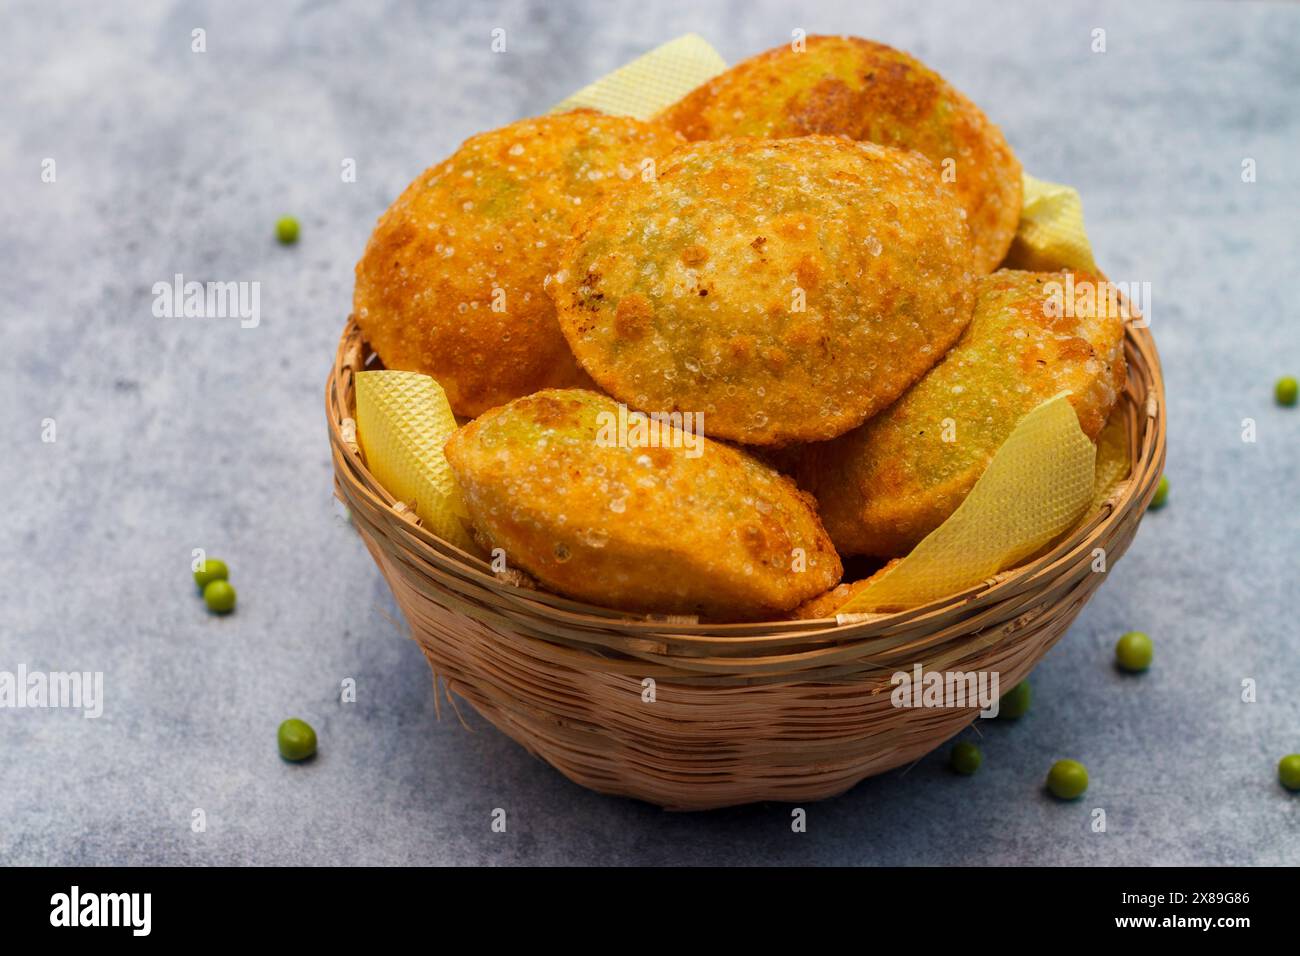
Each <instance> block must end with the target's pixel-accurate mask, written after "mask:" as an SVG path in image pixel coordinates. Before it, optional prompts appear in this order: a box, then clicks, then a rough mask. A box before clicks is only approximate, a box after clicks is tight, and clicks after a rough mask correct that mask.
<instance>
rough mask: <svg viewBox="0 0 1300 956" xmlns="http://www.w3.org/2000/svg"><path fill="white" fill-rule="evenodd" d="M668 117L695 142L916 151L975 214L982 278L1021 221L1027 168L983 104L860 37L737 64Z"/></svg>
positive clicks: (812, 41) (819, 39)
mask: <svg viewBox="0 0 1300 956" xmlns="http://www.w3.org/2000/svg"><path fill="white" fill-rule="evenodd" d="M660 118H661V119H663V120H664V121H665V122H667V123H669V124H670V125H672V126H673V127H675V128H676V129H678V130H680V131H681V132H682V133H684V134H685V135H686V137H687V138H688V139H693V140H694V139H718V138H721V137H726V136H769V137H777V138H786V137H790V136H804V135H807V134H809V133H823V134H828V135H836V136H847V137H849V138H850V139H856V140H867V141H869V142H873V143H880V144H881V145H884V146H898V147H902V148H905V149H914V150H916V151H917V152H919V153H923V154H924V155H925V156H927V157H928V158H929V159H930V160H931V161H932V162H933V163H934V164H935V166H937V167H939V168H940V169H941V170H943V171H944V172H945V173H946V174H947V175H946V181H949V182H951V184H952V186H953V187H954V188H955V189H956V192H957V196H958V197H959V199H960V201H961V204H962V207H963V208H964V209H965V210H966V214H967V217H968V221H969V224H970V228H971V235H972V237H973V242H974V246H975V265H976V268H978V269H979V270H980V272H984V273H987V272H992V271H993V270H994V269H996V268H997V266H998V263H1000V262H1001V261H1002V259H1003V257H1005V256H1006V254H1007V249H1008V248H1009V247H1010V245H1011V240H1012V238H1013V237H1014V236H1015V232H1016V224H1017V223H1018V222H1019V220H1020V201H1021V173H1020V163H1019V161H1017V159H1016V157H1015V154H1014V153H1012V152H1011V148H1010V147H1009V146H1008V145H1007V142H1006V140H1005V139H1004V138H1003V136H1002V133H1001V131H1000V130H999V129H998V128H997V127H996V126H994V125H993V124H992V123H990V122H989V120H988V118H987V117H986V116H985V115H984V113H983V112H981V111H980V109H979V107H977V106H976V105H975V104H974V103H972V102H971V101H970V100H968V99H967V98H966V97H965V96H963V95H962V94H961V93H960V92H958V91H957V90H956V89H954V88H953V87H952V86H951V85H950V84H949V83H948V82H947V81H946V80H944V78H943V77H941V76H939V74H937V73H935V72H934V71H933V70H931V69H929V68H928V67H926V66H925V65H924V64H922V63H920V62H919V61H917V60H916V59H914V58H913V57H911V56H909V55H908V54H906V53H903V52H901V51H899V50H895V49H893V48H892V47H888V46H885V45H884V44H882V43H873V42H871V41H869V40H861V39H858V38H857V37H837V36H813V37H808V39H807V43H806V49H804V50H802V51H800V52H796V51H795V50H793V49H792V48H791V47H790V46H789V45H786V46H781V47H777V48H776V49H773V50H769V51H767V52H766V53H760V54H759V55H758V56H755V57H752V58H750V59H748V60H745V61H744V62H742V63H739V64H737V65H736V66H734V67H732V68H731V69H730V70H727V71H726V72H725V73H723V74H722V75H720V76H718V77H715V78H714V79H712V80H710V81H709V82H708V83H705V84H704V85H703V86H701V87H699V88H698V89H696V90H694V91H692V92H691V93H689V94H687V95H686V96H685V97H684V98H683V99H682V100H680V101H679V102H677V103H676V104H674V105H673V106H670V107H669V108H668V109H667V110H665V111H664V112H663V113H662V114H660Z"/></svg>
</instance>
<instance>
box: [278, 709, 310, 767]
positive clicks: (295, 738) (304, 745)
mask: <svg viewBox="0 0 1300 956" xmlns="http://www.w3.org/2000/svg"><path fill="white" fill-rule="evenodd" d="M275 738H276V742H277V743H278V744H279V746H280V756H281V757H283V758H284V759H285V760H306V759H307V758H308V757H310V756H312V755H313V754H314V753H316V731H314V730H312V729H311V724H309V723H307V721H305V720H299V719H298V718H297V717H290V718H289V719H288V720H286V721H285V722H284V723H282V724H281V725H280V729H279V731H278V732H277V733H276V735H275Z"/></svg>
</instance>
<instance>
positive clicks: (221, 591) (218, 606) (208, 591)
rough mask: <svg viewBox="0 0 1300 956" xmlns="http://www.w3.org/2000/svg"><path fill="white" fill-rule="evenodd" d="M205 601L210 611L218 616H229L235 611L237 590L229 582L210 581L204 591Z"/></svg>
mask: <svg viewBox="0 0 1300 956" xmlns="http://www.w3.org/2000/svg"><path fill="white" fill-rule="evenodd" d="M203 600H204V601H205V602H206V603H207V605H208V610H209V611H212V612H214V613H216V614H229V613H230V612H231V611H233V610H234V609H235V589H234V588H233V587H231V586H230V582H229V581H209V582H208V586H207V587H205V588H204V589H203Z"/></svg>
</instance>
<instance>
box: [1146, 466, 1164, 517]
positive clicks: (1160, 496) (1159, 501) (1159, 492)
mask: <svg viewBox="0 0 1300 956" xmlns="http://www.w3.org/2000/svg"><path fill="white" fill-rule="evenodd" d="M1168 498H1169V479H1168V478H1166V477H1165V476H1164V475H1161V476H1160V484H1158V485H1156V493H1155V497H1153V498H1152V499H1151V504H1149V505H1148V506H1147V510H1148V511H1155V510H1156V509H1157V508H1163V507H1164V506H1165V501H1167V500H1168Z"/></svg>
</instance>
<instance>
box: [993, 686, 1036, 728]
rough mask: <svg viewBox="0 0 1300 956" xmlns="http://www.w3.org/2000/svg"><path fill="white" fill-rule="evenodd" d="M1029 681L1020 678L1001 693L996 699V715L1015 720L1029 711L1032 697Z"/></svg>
mask: <svg viewBox="0 0 1300 956" xmlns="http://www.w3.org/2000/svg"><path fill="white" fill-rule="evenodd" d="M1033 696H1034V695H1033V692H1032V691H1031V690H1030V689H1029V681H1027V680H1022V681H1021V682H1020V683H1019V684H1017V685H1016V686H1015V687H1013V688H1011V689H1010V690H1009V691H1007V692H1006V693H1005V694H1003V695H1002V699H1001V700H999V701H998V716H999V717H1001V718H1003V719H1005V720H1015V719H1016V718H1017V717H1023V716H1025V714H1027V713H1029V702H1030V701H1031V700H1032V699H1033Z"/></svg>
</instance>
